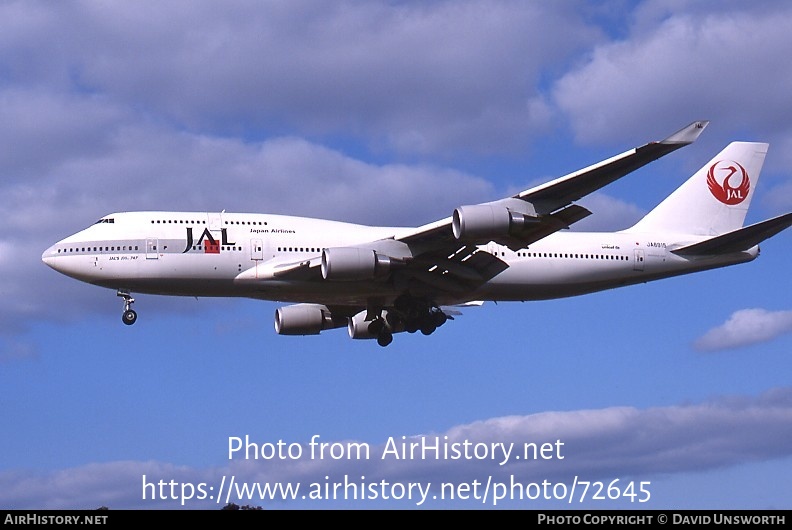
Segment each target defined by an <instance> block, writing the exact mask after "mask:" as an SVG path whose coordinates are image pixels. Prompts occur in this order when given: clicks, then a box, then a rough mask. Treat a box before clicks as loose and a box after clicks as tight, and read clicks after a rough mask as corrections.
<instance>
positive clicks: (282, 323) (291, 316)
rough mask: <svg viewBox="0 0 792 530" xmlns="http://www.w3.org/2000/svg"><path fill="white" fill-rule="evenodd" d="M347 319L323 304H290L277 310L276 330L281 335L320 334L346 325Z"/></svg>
mask: <svg viewBox="0 0 792 530" xmlns="http://www.w3.org/2000/svg"><path fill="white" fill-rule="evenodd" d="M347 320H348V319H347V318H346V317H334V316H333V315H332V314H331V313H330V310H329V309H327V307H326V306H323V305H319V304H296V305H289V306H284V307H279V308H278V309H276V310H275V331H276V332H277V333H278V334H279V335H318V334H319V332H320V331H324V330H326V329H333V328H340V327H343V326H346V325H347Z"/></svg>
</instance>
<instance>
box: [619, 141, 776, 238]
mask: <svg viewBox="0 0 792 530" xmlns="http://www.w3.org/2000/svg"><path fill="white" fill-rule="evenodd" d="M767 148H768V144H766V143H754V142H732V143H731V144H729V145H728V146H727V147H726V148H725V149H724V150H723V151H721V152H720V153H719V154H718V155H717V156H716V157H715V158H713V159H712V160H710V161H709V162H708V163H707V165H705V166H704V167H702V168H701V169H699V170H698V171H697V172H696V173H695V174H694V175H693V176H692V177H690V179H688V180H687V182H685V183H684V184H682V186H680V187H679V188H678V189H677V190H676V191H675V192H674V193H672V194H671V195H669V196H668V197H667V198H666V199H665V200H664V201H663V202H661V203H660V204H659V205H658V206H657V207H656V208H655V209H654V210H652V211H651V212H649V213H648V214H646V216H645V217H644V218H643V219H641V220H640V221H638V223H636V224H635V226H633V227H632V228H629V229H628V230H627V231H629V232H667V233H676V234H689V235H701V236H717V235H720V234H725V233H727V232H731V231H733V230H737V229H738V228H741V227H742V226H743V222H744V221H745V214H746V213H747V212H748V206H749V205H750V204H751V198H752V197H753V193H754V189H755V188H756V183H757V182H758V180H759V173H760V172H761V170H762V164H764V159H765V155H766V154H767Z"/></svg>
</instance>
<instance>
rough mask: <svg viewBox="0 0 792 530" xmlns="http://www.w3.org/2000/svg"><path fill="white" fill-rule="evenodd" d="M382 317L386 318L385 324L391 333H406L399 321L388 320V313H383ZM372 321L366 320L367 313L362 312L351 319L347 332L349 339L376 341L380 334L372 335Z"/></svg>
mask: <svg viewBox="0 0 792 530" xmlns="http://www.w3.org/2000/svg"><path fill="white" fill-rule="evenodd" d="M382 316H383V317H384V318H385V324H384V325H386V326H387V327H388V330H389V331H390V332H391V333H399V332H402V331H404V324H402V323H401V322H399V321H394V319H392V318H388V311H383V312H382ZM371 322H372V321H371V320H366V311H361V312H360V313H358V314H356V315H355V316H353V317H352V318H350V319H349V323H348V325H347V330H348V331H349V338H351V339H376V338H377V337H378V336H379V333H372V332H371V330H370V329H369V326H370V325H371Z"/></svg>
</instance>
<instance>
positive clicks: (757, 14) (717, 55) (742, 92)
mask: <svg viewBox="0 0 792 530" xmlns="http://www.w3.org/2000/svg"><path fill="white" fill-rule="evenodd" d="M657 5H658V4H657V3H649V6H654V7H657ZM647 12H651V13H652V15H651V16H648V15H647ZM638 13H639V14H638V15H637V18H638V22H636V24H635V25H634V26H633V27H632V28H631V32H630V35H629V37H628V38H626V39H625V40H622V41H616V42H609V43H607V44H603V45H600V46H598V47H596V48H595V49H593V50H592V53H591V56H590V60H588V61H587V62H586V63H585V64H583V65H582V66H581V67H579V68H577V69H575V70H572V71H570V72H569V73H567V74H566V75H564V76H563V77H561V78H560V79H559V81H558V82H557V84H556V86H555V89H554V99H555V101H556V102H557V104H558V105H559V106H560V107H561V108H562V109H563V110H564V111H565V112H566V113H568V115H569V117H570V119H571V120H572V125H573V128H574V130H575V133H576V135H577V136H578V138H579V139H581V140H582V141H585V142H593V141H598V140H599V139H600V138H602V137H603V136H604V137H608V138H611V137H613V135H614V134H622V135H630V137H635V135H636V133H637V132H639V131H641V130H643V128H644V127H645V126H646V124H647V123H652V122H657V121H658V116H660V121H661V122H662V123H660V125H663V126H665V127H670V126H673V125H675V124H678V123H686V122H688V121H690V120H692V119H712V120H716V121H717V123H718V124H719V127H720V128H721V130H733V131H734V130H738V131H740V132H744V131H750V130H752V129H755V128H757V126H759V125H760V124H761V126H762V128H763V130H766V131H767V130H772V131H776V132H778V131H781V132H783V133H784V134H785V135H787V136H788V135H789V134H790V133H791V132H792V131H790V125H789V124H790V117H792V115H791V114H790V112H792V111H790V106H789V105H788V104H787V101H788V94H789V92H790V91H791V90H792V72H791V71H790V70H789V69H788V68H783V67H780V64H779V63H778V59H777V57H778V55H777V50H779V49H789V48H790V47H791V46H792V34H790V32H789V31H787V29H786V28H788V27H789V25H790V24H791V23H792V8H790V6H789V5H788V4H786V3H778V2H755V3H751V4H746V3H736V4H735V3H731V4H724V6H723V7H721V5H720V4H719V5H718V8H717V9H712V5H711V4H706V8H705V9H699V6H698V3H695V2H692V3H688V2H683V3H677V4H675V5H674V6H673V7H671V8H669V7H668V6H665V7H663V8H662V9H660V12H659V13H658V12H655V10H653V9H649V8H648V7H647V8H645V9H644V12H643V15H646V16H642V15H641V14H640V13H641V11H640V10H639V11H638Z"/></svg>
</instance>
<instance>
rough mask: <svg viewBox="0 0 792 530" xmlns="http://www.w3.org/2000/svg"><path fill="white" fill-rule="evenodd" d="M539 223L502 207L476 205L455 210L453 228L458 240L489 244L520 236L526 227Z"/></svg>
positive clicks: (535, 219)
mask: <svg viewBox="0 0 792 530" xmlns="http://www.w3.org/2000/svg"><path fill="white" fill-rule="evenodd" d="M538 221H539V219H538V218H537V217H534V216H531V215H526V214H522V213H518V212H514V211H511V210H509V209H508V208H506V207H505V206H502V205H496V204H476V205H473V206H460V207H459V208H457V209H455V210H454V215H453V220H452V221H451V228H452V229H453V231H454V237H455V238H457V239H464V240H467V241H480V242H488V241H492V240H493V239H496V238H498V237H503V236H508V235H518V234H520V232H522V231H523V230H524V229H525V227H526V226H528V225H529V224H531V223H536V222H538Z"/></svg>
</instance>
